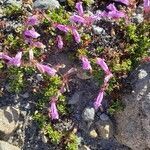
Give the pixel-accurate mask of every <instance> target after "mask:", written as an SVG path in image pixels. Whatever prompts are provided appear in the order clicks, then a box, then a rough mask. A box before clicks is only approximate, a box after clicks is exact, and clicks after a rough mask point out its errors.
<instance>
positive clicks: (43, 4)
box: [33, 0, 60, 10]
mask: <svg viewBox="0 0 150 150" xmlns="http://www.w3.org/2000/svg"><path fill="white" fill-rule="evenodd" d="M33 7H34V8H39V9H50V10H53V9H56V8H59V7H60V4H59V2H58V1H57V0H36V1H35V2H34V3H33Z"/></svg>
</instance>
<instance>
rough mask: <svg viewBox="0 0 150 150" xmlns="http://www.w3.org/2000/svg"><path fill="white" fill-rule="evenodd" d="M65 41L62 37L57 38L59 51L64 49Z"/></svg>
mask: <svg viewBox="0 0 150 150" xmlns="http://www.w3.org/2000/svg"><path fill="white" fill-rule="evenodd" d="M63 45H64V44H63V40H62V37H61V36H60V35H58V36H57V46H58V48H59V49H62V48H63Z"/></svg>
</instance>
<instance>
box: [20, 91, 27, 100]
mask: <svg viewBox="0 0 150 150" xmlns="http://www.w3.org/2000/svg"><path fill="white" fill-rule="evenodd" d="M21 97H22V98H25V99H26V98H29V93H28V92H26V93H24V94H21Z"/></svg>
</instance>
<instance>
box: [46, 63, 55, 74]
mask: <svg viewBox="0 0 150 150" xmlns="http://www.w3.org/2000/svg"><path fill="white" fill-rule="evenodd" d="M44 69H45V72H46V73H47V74H48V75H50V76H54V75H55V74H56V72H57V71H56V70H55V69H54V68H51V67H49V66H47V65H44Z"/></svg>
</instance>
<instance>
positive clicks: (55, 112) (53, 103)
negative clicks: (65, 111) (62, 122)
mask: <svg viewBox="0 0 150 150" xmlns="http://www.w3.org/2000/svg"><path fill="white" fill-rule="evenodd" d="M55 99H56V98H52V100H51V102H50V105H51V106H50V108H49V117H50V118H51V119H52V120H55V119H59V114H58V110H57V107H56V100H55Z"/></svg>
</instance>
